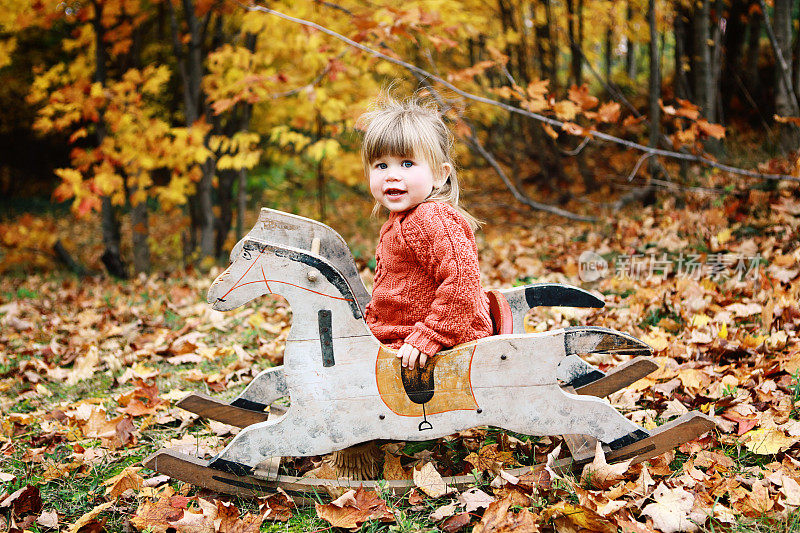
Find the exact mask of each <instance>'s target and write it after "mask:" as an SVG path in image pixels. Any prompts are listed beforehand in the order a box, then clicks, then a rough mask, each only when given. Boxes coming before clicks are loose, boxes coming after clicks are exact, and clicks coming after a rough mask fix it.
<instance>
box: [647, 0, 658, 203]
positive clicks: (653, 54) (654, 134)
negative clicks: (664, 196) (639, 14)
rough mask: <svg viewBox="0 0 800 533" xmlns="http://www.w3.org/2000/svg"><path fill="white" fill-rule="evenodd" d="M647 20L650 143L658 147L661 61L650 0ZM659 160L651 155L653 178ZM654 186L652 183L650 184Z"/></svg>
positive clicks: (651, 1)
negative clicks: (648, 33)
mask: <svg viewBox="0 0 800 533" xmlns="http://www.w3.org/2000/svg"><path fill="white" fill-rule="evenodd" d="M647 22H648V26H649V27H650V46H649V51H650V84H649V96H648V104H649V105H648V107H649V110H648V119H649V120H650V139H649V143H648V145H649V146H650V147H651V148H658V140H659V137H660V136H661V106H660V105H659V104H658V100H659V99H660V98H661V62H660V60H659V55H658V30H657V28H656V2H655V0H648V5H647ZM657 163H658V161H657V160H656V159H655V157H650V161H649V167H650V176H652V177H653V178H655V177H657V175H658V164H657ZM650 186H651V187H652V185H650Z"/></svg>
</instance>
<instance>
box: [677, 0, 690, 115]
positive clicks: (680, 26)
mask: <svg viewBox="0 0 800 533" xmlns="http://www.w3.org/2000/svg"><path fill="white" fill-rule="evenodd" d="M687 20H688V19H687V17H686V11H685V10H684V9H683V8H681V6H680V4H676V6H675V19H674V26H675V76H674V77H673V84H674V88H673V90H674V91H675V96H677V97H678V98H683V99H684V100H691V93H692V91H691V88H690V86H689V79H688V78H687V76H686V68H687V67H688V66H689V57H688V56H687V50H686V37H687V34H688V32H687V31H686V30H687Z"/></svg>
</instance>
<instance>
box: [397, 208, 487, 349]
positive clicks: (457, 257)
mask: <svg viewBox="0 0 800 533" xmlns="http://www.w3.org/2000/svg"><path fill="white" fill-rule="evenodd" d="M403 237H404V238H405V240H406V242H407V243H408V245H409V247H410V248H411V249H412V251H413V252H414V255H415V256H416V258H417V261H418V262H419V264H420V267H421V268H425V269H427V270H428V272H430V274H431V275H433V277H434V279H435V280H436V283H437V289H436V294H435V298H434V300H433V303H432V305H431V309H430V312H429V313H428V315H427V316H426V317H425V320H424V321H421V322H417V323H416V324H415V325H414V328H413V331H412V332H411V334H410V335H408V337H406V339H405V342H406V343H408V344H411V345H412V346H414V347H415V348H417V349H418V350H419V351H421V352H423V353H425V354H427V355H433V354H434V353H436V352H438V351H439V350H440V349H441V348H442V346H447V347H449V346H453V345H455V344H456V343H457V339H459V338H463V335H464V333H465V332H467V331H469V330H470V328H471V324H472V322H473V320H474V319H475V316H476V314H477V313H478V305H479V301H480V298H481V296H482V294H483V292H482V289H481V283H480V269H479V266H478V253H477V247H476V246H475V237H474V235H473V233H472V230H471V229H470V228H469V226H468V225H467V223H466V221H465V220H464V219H463V217H462V216H461V214H460V213H458V212H457V211H456V210H455V209H454V208H452V207H451V206H450V205H448V204H443V203H439V202H426V203H423V204H420V206H419V207H417V209H415V211H414V212H413V213H412V214H411V215H410V216H409V217H408V218H407V220H406V223H405V224H403Z"/></svg>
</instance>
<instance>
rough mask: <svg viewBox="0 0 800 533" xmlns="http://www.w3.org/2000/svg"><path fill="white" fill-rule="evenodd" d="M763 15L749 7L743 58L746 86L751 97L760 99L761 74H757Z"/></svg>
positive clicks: (756, 99)
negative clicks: (744, 55) (745, 51)
mask: <svg viewBox="0 0 800 533" xmlns="http://www.w3.org/2000/svg"><path fill="white" fill-rule="evenodd" d="M762 20H763V17H762V15H761V13H760V12H759V11H758V10H755V9H750V20H749V21H748V23H747V57H746V59H745V67H744V69H745V77H746V80H747V88H748V90H749V91H750V94H751V95H752V96H753V99H754V100H755V101H756V102H758V101H760V100H761V99H760V98H759V95H760V93H761V76H759V75H758V58H759V56H760V53H761V45H760V41H761V21H762Z"/></svg>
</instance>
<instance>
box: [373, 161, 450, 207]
mask: <svg viewBox="0 0 800 533" xmlns="http://www.w3.org/2000/svg"><path fill="white" fill-rule="evenodd" d="M450 169H451V166H450V164H449V163H443V164H442V168H441V169H439V171H438V172H436V173H435V175H434V171H433V169H431V167H430V165H428V162H427V161H426V160H425V158H422V157H417V156H414V157H412V158H408V157H397V156H393V155H385V156H381V157H379V158H378V159H376V160H375V161H373V162H372V163H371V164H370V168H369V190H370V192H371V193H372V196H373V197H374V198H375V200H376V201H377V202H378V203H380V204H381V205H382V206H384V207H385V208H386V209H388V210H389V211H392V212H393V213H402V212H403V211H408V210H409V209H411V208H413V207H416V206H418V205H419V204H421V203H422V202H424V201H425V199H426V198H428V196H430V194H431V191H433V188H434V187H441V185H442V184H443V183H444V180H445V179H446V178H447V176H448V175H449V174H450Z"/></svg>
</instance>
